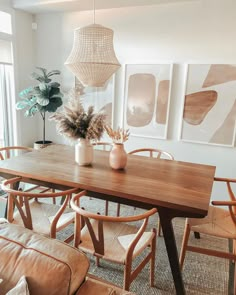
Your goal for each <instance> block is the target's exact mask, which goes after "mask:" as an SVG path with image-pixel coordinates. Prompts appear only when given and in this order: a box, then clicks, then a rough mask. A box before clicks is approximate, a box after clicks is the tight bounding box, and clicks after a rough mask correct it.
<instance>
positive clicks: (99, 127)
mask: <svg viewBox="0 0 236 295" xmlns="http://www.w3.org/2000/svg"><path fill="white" fill-rule="evenodd" d="M105 117H106V115H105V114H103V113H96V114H95V113H94V107H93V106H89V107H88V110H87V111H85V109H84V107H83V105H82V103H81V101H80V98H79V96H78V93H76V91H75V90H74V89H73V90H72V91H71V92H70V94H69V100H68V103H67V105H65V106H64V108H63V110H62V111H61V112H56V113H55V114H54V115H52V116H51V117H50V119H51V120H54V121H56V122H57V130H58V132H59V133H60V134H62V135H64V136H66V137H68V138H70V139H72V140H77V139H79V138H86V139H89V140H94V141H98V140H100V138H101V137H102V134H103V131H104V126H105Z"/></svg>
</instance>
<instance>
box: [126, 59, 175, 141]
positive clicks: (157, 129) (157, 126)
mask: <svg viewBox="0 0 236 295" xmlns="http://www.w3.org/2000/svg"><path fill="white" fill-rule="evenodd" d="M171 77H172V64H127V65H126V67H125V95H124V97H125V102H124V111H123V126H124V128H126V129H127V128H128V129H129V130H130V134H131V135H133V136H140V137H151V138H162V139H166V138H167V127H168V117H169V104H170V89H171Z"/></svg>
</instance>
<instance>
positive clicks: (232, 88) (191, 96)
mask: <svg viewBox="0 0 236 295" xmlns="http://www.w3.org/2000/svg"><path fill="white" fill-rule="evenodd" d="M235 122H236V65H228V64H190V65H188V69H187V75H186V91H185V97H184V104H183V117H182V128H181V139H182V140H183V141H191V142H198V143H206V144H214V145H223V146H233V145H234V140H235Z"/></svg>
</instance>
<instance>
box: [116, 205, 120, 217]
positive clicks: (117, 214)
mask: <svg viewBox="0 0 236 295" xmlns="http://www.w3.org/2000/svg"><path fill="white" fill-rule="evenodd" d="M116 216H117V217H119V216H120V203H117V208H116Z"/></svg>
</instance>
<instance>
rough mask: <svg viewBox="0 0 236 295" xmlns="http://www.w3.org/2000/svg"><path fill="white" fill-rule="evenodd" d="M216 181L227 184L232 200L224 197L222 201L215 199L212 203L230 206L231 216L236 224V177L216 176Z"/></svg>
mask: <svg viewBox="0 0 236 295" xmlns="http://www.w3.org/2000/svg"><path fill="white" fill-rule="evenodd" d="M214 181H215V183H224V184H225V185H226V188H227V192H228V195H229V199H230V201H226V199H225V198H224V200H221V201H213V202H212V204H213V205H217V206H228V208H229V211H230V214H231V217H232V219H233V221H234V223H235V225H236V194H235V193H234V191H236V179H232V178H222V177H215V178H214ZM233 186H234V188H233ZM224 193H225V192H221V195H222V194H224Z"/></svg>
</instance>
